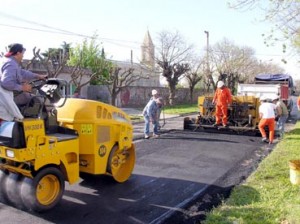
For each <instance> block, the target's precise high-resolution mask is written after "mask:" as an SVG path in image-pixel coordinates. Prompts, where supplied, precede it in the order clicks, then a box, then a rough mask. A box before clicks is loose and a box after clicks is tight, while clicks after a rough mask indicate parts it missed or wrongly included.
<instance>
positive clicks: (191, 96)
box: [190, 86, 194, 103]
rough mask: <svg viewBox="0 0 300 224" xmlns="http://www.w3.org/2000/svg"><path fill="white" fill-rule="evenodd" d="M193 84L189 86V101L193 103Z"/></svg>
mask: <svg viewBox="0 0 300 224" xmlns="http://www.w3.org/2000/svg"><path fill="white" fill-rule="evenodd" d="M193 95H194V86H190V102H191V103H193Z"/></svg>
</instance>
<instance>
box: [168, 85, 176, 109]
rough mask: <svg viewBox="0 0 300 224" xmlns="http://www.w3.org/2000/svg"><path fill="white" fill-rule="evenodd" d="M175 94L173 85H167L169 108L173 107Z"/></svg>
mask: <svg viewBox="0 0 300 224" xmlns="http://www.w3.org/2000/svg"><path fill="white" fill-rule="evenodd" d="M175 92H176V86H175V85H171V84H170V85H169V104H170V105H171V106H173V105H175Z"/></svg>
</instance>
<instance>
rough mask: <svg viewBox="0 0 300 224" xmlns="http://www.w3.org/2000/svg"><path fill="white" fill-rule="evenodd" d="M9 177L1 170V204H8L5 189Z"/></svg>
mask: <svg viewBox="0 0 300 224" xmlns="http://www.w3.org/2000/svg"><path fill="white" fill-rule="evenodd" d="M7 177H8V172H6V171H3V170H0V202H2V203H5V204H6V203H7V193H6V188H5V182H6V179H7Z"/></svg>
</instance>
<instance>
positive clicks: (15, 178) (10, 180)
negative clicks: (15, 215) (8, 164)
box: [4, 173, 25, 209]
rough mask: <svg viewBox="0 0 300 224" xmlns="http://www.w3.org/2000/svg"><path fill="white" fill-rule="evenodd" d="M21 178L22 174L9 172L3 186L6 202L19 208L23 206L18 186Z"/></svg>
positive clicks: (22, 177)
mask: <svg viewBox="0 0 300 224" xmlns="http://www.w3.org/2000/svg"><path fill="white" fill-rule="evenodd" d="M23 179H24V176H22V175H21V174H17V173H9V175H8V177H7V178H6V181H5V186H4V188H5V189H6V195H7V199H8V202H9V203H11V204H12V205H13V206H15V207H17V208H19V209H24V208H25V206H24V205H23V201H22V199H21V195H20V186H21V182H22V180H23Z"/></svg>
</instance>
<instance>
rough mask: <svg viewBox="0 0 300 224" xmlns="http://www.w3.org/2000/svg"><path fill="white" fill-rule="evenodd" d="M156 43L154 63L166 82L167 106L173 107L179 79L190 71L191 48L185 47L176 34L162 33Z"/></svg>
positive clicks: (184, 43) (181, 38) (179, 36)
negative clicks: (156, 50)
mask: <svg viewBox="0 0 300 224" xmlns="http://www.w3.org/2000/svg"><path fill="white" fill-rule="evenodd" d="M158 42H159V44H158V54H157V57H156V62H157V64H158V65H159V67H160V69H161V72H162V76H163V77H165V78H166V81H167V82H168V87H169V104H170V105H174V99H175V92H176V85H177V84H178V82H179V80H180V78H182V76H184V75H185V73H186V72H187V71H189V70H190V66H189V63H188V61H189V58H190V56H191V54H192V50H193V46H192V45H187V44H186V42H185V41H184V39H183V37H182V36H181V35H180V34H179V33H178V32H175V33H171V32H167V31H162V32H161V33H159V38H158Z"/></svg>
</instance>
